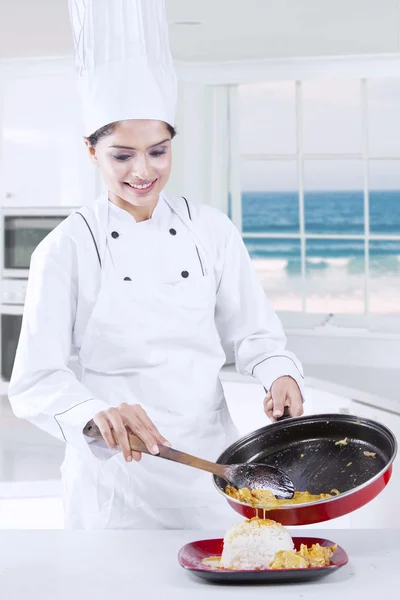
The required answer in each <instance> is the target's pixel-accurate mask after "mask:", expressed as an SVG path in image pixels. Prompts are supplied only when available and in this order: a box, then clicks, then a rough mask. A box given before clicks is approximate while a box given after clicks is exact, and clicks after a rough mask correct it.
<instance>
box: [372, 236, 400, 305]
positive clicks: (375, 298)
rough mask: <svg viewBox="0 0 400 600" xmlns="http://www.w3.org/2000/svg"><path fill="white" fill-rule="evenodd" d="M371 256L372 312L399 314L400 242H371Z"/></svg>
mask: <svg viewBox="0 0 400 600" xmlns="http://www.w3.org/2000/svg"><path fill="white" fill-rule="evenodd" d="M369 256H370V269H369V272H370V280H369V290H370V312H372V313H397V314H399V313H400V302H399V287H400V285H399V284H400V240H393V241H384V242H380V241H376V240H371V241H370V245H369Z"/></svg>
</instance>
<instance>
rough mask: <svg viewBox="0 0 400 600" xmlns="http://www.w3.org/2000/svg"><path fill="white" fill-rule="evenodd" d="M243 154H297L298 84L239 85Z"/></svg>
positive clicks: (241, 150) (241, 149)
mask: <svg viewBox="0 0 400 600" xmlns="http://www.w3.org/2000/svg"><path fill="white" fill-rule="evenodd" d="M239 107H240V108H239V110H240V152H241V154H295V152H296V101H295V84H294V82H289V83H287V82H271V83H258V84H252V85H241V86H239Z"/></svg>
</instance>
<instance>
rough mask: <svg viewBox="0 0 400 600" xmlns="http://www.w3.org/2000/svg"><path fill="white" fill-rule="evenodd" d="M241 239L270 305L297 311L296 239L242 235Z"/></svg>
mask: <svg viewBox="0 0 400 600" xmlns="http://www.w3.org/2000/svg"><path fill="white" fill-rule="evenodd" d="M244 242H245V244H246V246H247V249H248V251H249V254H250V256H251V258H252V260H253V265H254V267H255V269H256V271H257V274H258V277H259V279H260V281H261V284H262V286H263V288H264V290H265V293H266V294H267V296H268V298H269V300H270V301H271V302H272V304H273V306H274V309H275V310H296V311H300V310H301V290H302V288H301V258H300V240H291V239H277V240H271V239H255V238H248V237H244Z"/></svg>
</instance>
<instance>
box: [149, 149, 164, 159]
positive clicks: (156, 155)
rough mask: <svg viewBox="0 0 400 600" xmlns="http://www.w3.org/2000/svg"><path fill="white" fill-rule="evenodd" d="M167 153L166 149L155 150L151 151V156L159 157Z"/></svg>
mask: <svg viewBox="0 0 400 600" xmlns="http://www.w3.org/2000/svg"><path fill="white" fill-rule="evenodd" d="M165 153H166V150H153V151H152V152H150V156H153V157H154V158H158V157H159V156H163V155H164V154H165Z"/></svg>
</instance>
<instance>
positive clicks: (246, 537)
mask: <svg viewBox="0 0 400 600" xmlns="http://www.w3.org/2000/svg"><path fill="white" fill-rule="evenodd" d="M280 550H294V545H293V540H292V538H291V537H290V535H289V532H288V531H287V529H285V527H283V525H281V524H280V523H276V522H275V521H271V520H269V519H265V520H264V519H251V520H249V521H245V522H244V523H240V524H238V525H234V526H233V527H232V528H231V529H230V530H229V531H228V532H227V533H226V535H225V538H224V550H223V552H222V557H221V567H223V568H225V569H235V570H256V569H268V568H269V566H270V564H271V562H272V561H273V560H274V558H275V554H276V553H277V552H279V551H280Z"/></svg>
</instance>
